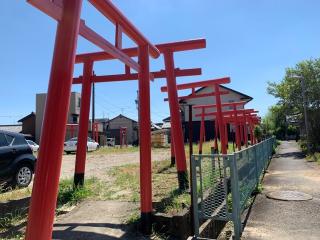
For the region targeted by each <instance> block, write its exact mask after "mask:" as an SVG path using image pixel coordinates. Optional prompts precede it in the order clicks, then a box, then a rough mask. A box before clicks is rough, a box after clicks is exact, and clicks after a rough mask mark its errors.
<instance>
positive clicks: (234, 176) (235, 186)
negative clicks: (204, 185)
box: [229, 154, 242, 240]
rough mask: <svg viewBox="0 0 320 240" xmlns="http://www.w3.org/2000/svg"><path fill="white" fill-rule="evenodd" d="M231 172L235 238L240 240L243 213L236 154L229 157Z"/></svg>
mask: <svg viewBox="0 0 320 240" xmlns="http://www.w3.org/2000/svg"><path fill="white" fill-rule="evenodd" d="M229 163H230V172H231V176H230V178H231V194H232V219H233V225H234V238H235V240H240V237H241V233H242V224H241V212H240V208H241V207H240V193H239V181H238V169H237V162H236V154H233V155H230V156H229Z"/></svg>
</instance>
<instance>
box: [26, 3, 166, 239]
mask: <svg viewBox="0 0 320 240" xmlns="http://www.w3.org/2000/svg"><path fill="white" fill-rule="evenodd" d="M28 2H29V3H30V4H32V5H33V6H35V7H36V8H38V9H40V10H41V11H43V12H44V13H46V14H47V15H49V16H50V17H52V18H53V19H55V20H57V22H58V26H57V33H56V41H55V48H54V55H53V61H52V67H51V74H50V80H49V87H48V95H47V100H46V108H45V114H44V121H43V122H44V124H43V126H42V135H41V141H40V145H41V147H40V149H41V150H40V152H39V156H38V162H37V168H36V174H35V180H34V185H33V191H32V197H31V203H30V209H29V218H28V226H27V231H26V239H27V240H37V239H39V240H47V239H51V234H52V226H53V221H54V214H55V207H56V199H57V192H58V184H59V175H60V169H61V160H62V151H63V142H64V137H65V132H66V121H67V112H68V106H69V101H70V92H71V85H72V75H73V68H74V64H75V53H76V46H77V40H78V35H81V36H83V37H84V38H85V39H87V40H89V41H90V42H92V43H93V44H95V45H96V46H98V47H100V48H101V49H103V50H104V51H105V52H107V53H108V54H110V55H111V56H113V57H114V58H115V59H119V60H120V61H121V62H123V63H124V64H125V65H126V66H128V67H127V69H128V68H132V69H134V70H135V71H137V72H138V77H139V100H140V101H139V104H140V106H139V110H140V112H139V115H140V116H139V121H140V136H143V137H140V156H141V166H142V168H143V171H141V176H140V178H141V182H142V183H143V184H141V196H142V197H141V219H142V227H143V231H144V232H145V233H150V232H151V212H152V201H151V199H152V194H151V144H150V142H151V134H150V131H151V130H150V122H151V121H150V73H149V55H151V56H152V57H154V58H157V57H159V55H160V52H159V50H158V49H157V48H156V47H155V46H154V45H152V44H151V43H150V42H149V41H148V40H147V39H146V38H145V37H144V36H143V35H142V34H141V33H140V32H139V31H138V30H137V29H136V28H135V27H134V26H133V25H132V24H131V23H130V21H129V20H128V19H127V18H126V17H125V16H124V15H123V14H122V13H121V12H120V11H119V10H118V9H117V8H116V7H115V6H114V5H113V4H112V3H111V2H110V1H109V0H89V2H90V3H91V4H92V5H93V6H94V7H95V8H96V9H97V10H98V11H100V12H101V13H102V14H103V15H104V16H106V17H107V18H108V19H109V20H110V21H111V22H112V23H114V24H115V26H116V39H117V40H116V46H114V45H113V44H111V43H110V42H108V41H107V40H105V39H104V38H103V37H101V36H100V35H99V34H97V33H96V32H94V31H93V30H92V29H90V28H89V27H88V26H86V25H85V22H84V21H83V20H81V19H80V14H81V8H82V0H78V1H66V0H53V1H51V0H28ZM122 33H125V34H126V35H127V36H128V37H129V38H131V39H132V40H133V41H134V42H135V43H136V44H137V45H138V49H139V50H138V59H139V61H138V62H136V61H134V60H133V59H132V58H131V57H130V56H128V55H127V54H126V53H125V52H123V51H122V50H121V47H120V46H121V36H122ZM92 68H93V61H86V62H85V63H84V78H85V79H90V78H91V75H92ZM85 82H87V84H84V86H83V90H82V92H83V93H84V94H83V96H89V94H88V92H90V90H91V84H90V83H89V81H85ZM85 82H84V83H85ZM87 102H89V101H87ZM86 111H87V109H86V108H85V107H84V108H82V114H81V115H82V116H84V117H83V118H82V119H80V124H81V123H82V124H81V125H82V126H85V125H87V124H88V123H87V122H88V119H89V117H86V116H88V114H87V113H86ZM85 122H86V123H85ZM57 129H58V131H57ZM84 131H86V132H87V131H88V128H80V132H79V135H80V134H81V132H82V134H81V136H85V135H86V134H84ZM85 141H86V139H85V138H83V137H81V139H80V138H79V142H78V144H79V145H81V146H82V145H85V144H86V142H85ZM82 149H83V148H82V147H78V150H80V151H81V150H82Z"/></svg>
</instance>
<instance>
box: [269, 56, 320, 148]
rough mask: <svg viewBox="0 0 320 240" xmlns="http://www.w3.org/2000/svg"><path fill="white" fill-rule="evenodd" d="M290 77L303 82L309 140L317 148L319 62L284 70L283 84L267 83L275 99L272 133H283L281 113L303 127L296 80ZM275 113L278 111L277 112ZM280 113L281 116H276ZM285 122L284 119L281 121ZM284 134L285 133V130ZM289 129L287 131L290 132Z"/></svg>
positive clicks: (299, 83)
mask: <svg viewBox="0 0 320 240" xmlns="http://www.w3.org/2000/svg"><path fill="white" fill-rule="evenodd" d="M293 76H301V77H303V78H304V81H305V89H306V91H305V95H306V98H307V102H308V104H307V113H308V117H309V119H308V120H309V122H308V126H309V133H310V136H309V137H310V140H311V143H312V144H313V145H314V146H317V145H320V138H319V134H320V133H319V132H320V123H319V122H320V121H319V120H320V118H319V117H320V112H319V111H320V59H311V60H307V61H302V62H300V63H298V64H297V65H296V66H295V67H293V68H287V69H286V74H285V77H284V78H283V80H282V81H281V82H279V83H275V82H269V83H268V89H267V90H268V93H269V94H271V95H273V96H275V97H276V98H278V100H279V101H278V103H277V105H276V106H277V107H276V108H278V109H271V112H272V114H274V115H275V116H274V117H275V118H277V120H280V122H279V123H278V122H277V121H276V122H275V123H276V126H274V127H275V129H274V130H275V131H276V132H277V131H278V133H279V134H282V131H283V113H284V115H285V116H287V117H288V116H290V115H291V116H292V115H294V116H297V120H299V121H300V123H301V126H304V125H303V107H304V104H303V98H302V88H301V82H300V80H299V79H297V78H296V77H293ZM278 110H279V111H278ZM280 110H281V111H283V113H281V112H280ZM285 122H286V118H285ZM284 130H286V131H287V130H288V126H287V128H286V127H285V128H284ZM291 130H293V128H291V129H290V131H291Z"/></svg>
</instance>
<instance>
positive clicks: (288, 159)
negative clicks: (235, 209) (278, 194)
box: [242, 141, 320, 240]
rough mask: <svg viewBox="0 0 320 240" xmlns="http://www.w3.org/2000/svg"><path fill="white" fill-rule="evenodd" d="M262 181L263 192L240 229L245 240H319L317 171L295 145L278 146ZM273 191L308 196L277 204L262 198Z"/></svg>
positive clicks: (319, 178) (282, 144) (319, 217)
mask: <svg viewBox="0 0 320 240" xmlns="http://www.w3.org/2000/svg"><path fill="white" fill-rule="evenodd" d="M268 170H269V172H268V173H267V174H266V175H265V178H264V181H263V187H264V190H263V193H262V194H259V195H258V196H257V198H256V200H255V202H254V204H253V207H252V211H251V214H250V216H249V219H248V222H247V225H246V227H245V229H244V232H243V236H242V239H245V240H260V239H261V240H262V239H273V240H278V239H279V240H296V239H304V240H316V239H317V240H318V239H320V224H319V223H320V174H319V173H320V168H319V166H318V165H316V164H315V163H310V162H306V159H305V158H304V157H303V155H302V154H301V152H300V150H299V147H298V145H297V144H296V142H292V141H290V142H287V141H284V142H282V143H281V145H280V147H279V150H278V153H277V155H276V156H275V157H274V158H273V159H272V161H271V164H270V166H269V169H268ZM277 190H291V191H300V192H304V193H308V194H311V195H312V196H313V199H312V200H309V201H280V200H272V199H268V198H266V196H265V194H266V193H268V192H271V191H277Z"/></svg>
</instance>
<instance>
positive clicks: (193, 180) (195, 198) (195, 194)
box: [191, 155, 201, 239]
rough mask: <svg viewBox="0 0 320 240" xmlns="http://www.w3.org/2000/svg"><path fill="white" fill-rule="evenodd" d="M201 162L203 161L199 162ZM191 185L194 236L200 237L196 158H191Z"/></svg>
mask: <svg viewBox="0 0 320 240" xmlns="http://www.w3.org/2000/svg"><path fill="white" fill-rule="evenodd" d="M199 161H201V159H200V160H199ZM200 164H201V163H200ZM191 168H192V171H191V174H192V175H191V184H192V203H193V206H192V208H193V226H194V236H195V238H196V239H197V237H199V209H198V186H197V162H196V159H195V157H194V156H193V155H192V156H191Z"/></svg>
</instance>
